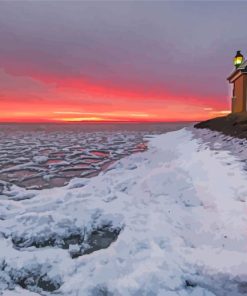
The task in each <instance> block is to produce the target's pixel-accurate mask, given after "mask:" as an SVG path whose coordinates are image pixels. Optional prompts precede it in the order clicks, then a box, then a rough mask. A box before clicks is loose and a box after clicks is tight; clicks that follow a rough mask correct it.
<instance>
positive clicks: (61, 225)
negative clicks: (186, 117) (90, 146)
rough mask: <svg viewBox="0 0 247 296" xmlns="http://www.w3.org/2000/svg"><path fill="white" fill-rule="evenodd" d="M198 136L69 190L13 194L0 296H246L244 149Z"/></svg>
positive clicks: (4, 215)
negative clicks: (29, 195) (241, 156)
mask: <svg viewBox="0 0 247 296" xmlns="http://www.w3.org/2000/svg"><path fill="white" fill-rule="evenodd" d="M196 133H197V131H194V130H193V129H182V130H180V131H176V132H171V133H167V134H164V135H159V136H154V137H149V149H148V150H147V151H145V152H143V153H137V154H132V155H130V156H128V157H125V158H123V159H121V160H118V161H116V162H115V163H114V164H112V165H110V166H109V167H108V169H107V170H106V171H105V172H101V173H100V174H99V175H97V176H95V177H93V178H91V179H87V180H85V179H81V178H76V179H73V180H71V181H70V183H69V184H68V185H67V186H65V187H61V188H53V189H43V190H40V191H37V190H25V189H23V188H22V189H21V188H19V187H17V186H16V187H15V194H12V195H10V196H5V198H4V199H1V200H0V217H1V219H0V229H1V232H0V250H1V253H0V293H1V292H2V293H3V295H4V296H6V295H7V296H8V295H10V296H12V295H13V296H15V295H19V294H20V295H27V296H28V295H52V294H54V293H55V294H56V295H72V296H86V295H89V296H91V295H95V296H98V295H120V296H121V295H124V296H125V295H126V296H134V295H135V296H136V295H138V296H139V295H159V296H173V295H174V296H188V295H193V296H203V295H204V296H213V295H217V296H224V295H227V296H228V295H229V296H240V295H243V294H246V293H247V257H246V248H247V237H246V229H247V216H246V196H247V188H246V186H245V185H246V182H247V175H246V171H245V165H244V163H243V162H242V161H240V160H241V159H240V158H239V157H237V156H236V155H234V152H233V151H239V150H238V149H239V148H238V147H240V146H243V145H241V144H240V142H239V141H238V140H235V139H230V141H231V145H230V146H231V150H229V149H227V147H226V146H221V145H224V144H222V143H224V142H227V141H224V140H225V138H224V137H223V136H218V134H215V133H211V132H210V131H206V133H205V134H201V135H199V134H196ZM214 135H216V137H213V136H214ZM214 138H216V142H217V143H219V144H217V145H215V143H216V142H214V140H213V139H214ZM227 140H228V138H227ZM234 145H235V148H233V146H234ZM244 145H245V144H244ZM234 149H235V150H234ZM216 152H217V153H216ZM229 164H230V165H229ZM27 193H30V194H33V196H32V197H31V198H23V197H25V194H27ZM26 197H28V196H27V195H26ZM25 293H26V294H25Z"/></svg>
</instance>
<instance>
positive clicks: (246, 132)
mask: <svg viewBox="0 0 247 296" xmlns="http://www.w3.org/2000/svg"><path fill="white" fill-rule="evenodd" d="M194 127H195V128H197V129H209V130H211V131H218V132H221V133H223V134H224V135H226V136H232V137H235V138H239V139H247V113H246V112H244V113H234V114H229V115H227V116H222V117H216V118H213V119H209V120H205V121H201V122H199V123H196V124H195V125H194Z"/></svg>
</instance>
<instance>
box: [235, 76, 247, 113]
mask: <svg viewBox="0 0 247 296" xmlns="http://www.w3.org/2000/svg"><path fill="white" fill-rule="evenodd" d="M246 99H247V75H246V74H243V75H241V76H240V77H239V78H237V79H236V80H235V81H234V91H233V99H232V112H233V113H236V112H246V111H247V110H246Z"/></svg>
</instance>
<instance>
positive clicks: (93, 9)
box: [0, 1, 243, 122]
mask: <svg viewBox="0 0 247 296" xmlns="http://www.w3.org/2000/svg"><path fill="white" fill-rule="evenodd" d="M29 4H30V3H27V2H24V1H23V2H20V3H18V2H15V1H13V2H7V1H6V2H4V1H3V2H1V3H0V16H1V17H0V27H1V32H0V37H1V48H0V111H1V112H0V121H1V122H46V121H47V122H80V121H87V122H88V121H145V122H146V121H177V120H179V121H197V120H203V119H207V118H212V117H215V116H223V115H225V114H227V113H228V112H229V111H230V97H231V89H229V86H228V84H227V81H226V76H227V75H228V73H229V72H230V71H231V69H232V60H231V59H229V56H231V53H232V52H234V51H235V45H234V42H233V41H232V39H231V36H234V38H235V42H236V43H237V44H238V46H240V45H241V42H240V41H239V42H237V41H236V40H242V39H241V36H239V37H238V36H236V33H234V34H231V31H232V30H233V28H232V27H231V26H230V25H229V22H228V19H229V16H230V15H231V14H232V6H231V4H227V5H226V6H225V7H224V12H223V11H222V9H221V7H220V5H218V4H215V5H214V13H213V15H212V16H211V23H212V27H211V25H210V26H209V24H208V20H207V19H204V18H203V17H202V13H201V12H202V11H203V10H204V9H208V5H209V4H206V3H201V4H200V5H197V4H195V3H194V4H193V3H192V2H188V3H187V4H186V6H185V5H184V3H182V2H176V3H174V4H172V3H168V2H167V3H166V1H164V2H156V3H155V4H153V5H151V4H150V3H148V2H147V3H144V2H143V3H137V2H136V3H131V4H130V3H129V4H128V3H127V2H126V3H124V2H121V3H120V2H119V3H113V2H104V3H103V2H102V3H100V2H97V1H95V2H94V1H93V2H86V1H85V2H84V1H83V2H80V1H79V2H75V3H74V4H73V5H71V6H70V5H69V2H61V3H60V4H59V8H58V6H57V5H55V3H53V2H49V3H45V2H42V1H37V2H35V3H32V5H29ZM168 4H169V5H168ZM130 6H131V7H130ZM180 10H182V11H183V15H182V16H181V15H178V12H179V11H180ZM18 11H22V13H18ZM240 13H241V11H240ZM54 15H56V16H57V17H56V18H54ZM219 15H220V20H221V23H220V24H219V23H218V19H219V17H218V16H219ZM82 16H83V17H82ZM178 17H179V19H180V22H177V21H176V20H177V18H178ZM242 19H243V18H241V17H238V18H237V19H236V22H239V26H241V24H240V23H241V20H242ZM191 22H194V23H198V22H200V28H199V27H198V26H194V25H193V26H192V25H191ZM65 24H69V25H65ZM170 27H173V28H174V32H176V34H173V33H172V32H171V31H170V30H169V28H170ZM212 28H217V30H214V29H212ZM188 32H190V35H191V36H196V37H197V38H194V39H191V40H188V38H185V36H187V33H188ZM239 34H240V33H239ZM218 36H221V40H219V37H218ZM240 47H241V46H240ZM212 49H214V50H212ZM212 60H213V62H212ZM193 61H194V62H193ZM198 61H200V62H198Z"/></svg>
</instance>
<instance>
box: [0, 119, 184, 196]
mask: <svg viewBox="0 0 247 296" xmlns="http://www.w3.org/2000/svg"><path fill="white" fill-rule="evenodd" d="M187 125H189V124H188V123H114V124H112V123H87V124H84V123H76V124H74V123H73V124H0V194H1V189H3V187H4V184H5V185H6V183H7V184H16V185H18V186H20V187H24V188H27V189H43V188H52V187H59V186H63V185H66V184H67V183H68V182H69V181H70V180H71V179H72V178H74V177H91V176H95V175H97V174H98V173H99V172H100V171H102V170H103V169H104V168H106V167H107V166H108V165H109V164H110V163H111V162H113V161H114V160H116V159H119V158H121V157H123V156H126V155H129V154H131V153H135V152H140V151H145V150H146V149H147V142H146V140H145V139H144V137H145V136H146V135H154V134H161V133H165V132H168V131H172V130H177V129H180V128H182V127H184V126H187Z"/></svg>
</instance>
